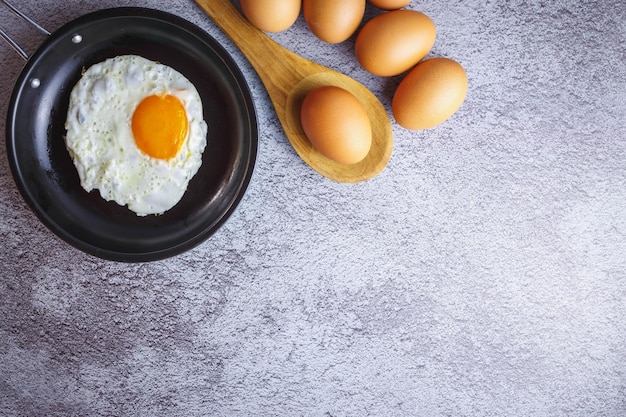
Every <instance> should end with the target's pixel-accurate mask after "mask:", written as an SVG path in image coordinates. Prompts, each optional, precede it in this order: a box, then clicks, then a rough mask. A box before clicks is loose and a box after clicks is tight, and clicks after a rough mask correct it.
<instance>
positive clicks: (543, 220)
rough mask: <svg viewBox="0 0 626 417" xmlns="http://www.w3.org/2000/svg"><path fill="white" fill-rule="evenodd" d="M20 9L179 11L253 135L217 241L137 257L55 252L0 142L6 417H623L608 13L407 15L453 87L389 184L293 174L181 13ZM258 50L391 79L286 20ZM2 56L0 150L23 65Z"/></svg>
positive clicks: (587, 4)
mask: <svg viewBox="0 0 626 417" xmlns="http://www.w3.org/2000/svg"><path fill="white" fill-rule="evenodd" d="M13 1H14V2H15V3H16V4H17V5H18V6H20V8H22V9H23V10H24V11H25V12H27V13H28V14H30V15H32V16H33V17H35V18H36V19H37V20H38V21H40V22H41V23H43V24H44V26H46V27H47V28H48V29H50V30H54V29H56V28H58V27H60V26H61V25H62V24H63V23H65V22H67V21H68V20H70V19H72V18H75V17H78V16H79V15H82V14H84V13H86V12H88V11H92V10H96V9H100V8H104V7H109V6H119V5H142V6H148V7H154V8H160V9H165V10H168V11H171V12H173V13H176V14H178V15H181V16H183V17H185V18H187V19H189V20H190V21H192V22H194V23H196V24H197V25H199V26H200V27H202V28H204V29H205V30H207V31H208V32H209V33H210V34H211V35H213V36H214V37H216V38H217V39H218V40H220V41H221V42H222V43H223V44H224V45H225V46H226V48H227V49H228V50H229V51H230V52H231V53H232V55H233V57H234V58H235V60H236V61H237V62H238V63H239V64H240V65H241V68H242V70H243V72H244V74H245V75H246V77H247V79H248V81H249V84H250V88H251V90H252V92H253V97H254V100H255V103H256V106H257V110H258V116H259V124H260V131H261V135H260V153H259V157H258V164H257V168H256V171H255V174H254V176H253V179H252V182H251V184H250V188H249V191H248V193H247V194H246V196H245V198H244V199H243V201H242V203H241V205H240V207H239V209H238V210H237V212H236V213H235V214H234V216H233V217H232V218H231V219H230V220H229V221H228V222H227V224H226V225H225V226H224V227H223V228H222V229H220V231H219V232H218V233H217V234H216V235H214V236H213V237H212V238H211V239H210V240H208V241H206V242H205V243H204V244H202V245H200V246H199V247H197V248H196V249H193V250H191V251H189V252H187V253H184V254H182V255H180V256H178V257H175V258H172V259H168V260H165V261H160V262H155V263H147V264H119V263H114V262H106V261H102V260H99V259H96V258H93V257H90V256H88V255H85V254H83V253H81V252H79V251H77V250H75V249H73V248H72V247H69V246H68V245H66V244H65V243H63V242H62V241H60V240H59V239H58V238H56V237H55V236H54V235H53V234H52V233H51V232H49V231H48V230H47V229H46V228H45V227H44V226H42V225H41V224H40V223H39V222H38V220H37V219H36V217H35V216H34V214H32V213H31V212H30V211H29V209H28V208H27V206H26V204H25V203H24V202H23V200H22V199H21V197H20V195H19V193H18V191H17V189H16V187H15V184H14V182H13V179H12V177H11V174H10V172H9V168H8V162H7V158H6V156H5V155H6V152H5V151H4V147H2V148H1V149H2V150H1V151H0V152H1V153H2V154H3V156H2V157H1V158H0V239H1V242H2V244H1V245H0V246H1V249H0V276H1V279H0V415H2V416H69V415H76V416H88V415H89V416H95V415H107V416H111V415H120V416H121V415H125V416H209V415H216V416H251V415H259V416H581V417H583V416H584V417H592V416H611V417H612V416H615V417H617V416H624V415H626V343H625V339H626V65H625V62H626V49H625V46H624V42H625V40H626V23H624V22H626V4H625V3H624V2H623V1H622V0H606V1H602V2H595V1H588V0H561V1H539V0H526V1H524V0H514V1H507V2H504V1H501V2H496V1H482V2H478V1H465V2H450V1H443V0H433V1H417V0H414V1H412V2H411V4H410V6H409V7H410V8H412V9H416V10H420V11H423V12H425V13H426V14H428V15H429V16H430V17H431V18H432V19H433V20H434V21H435V23H436V24H437V26H438V30H439V33H438V39H437V42H436V44H435V48H434V49H433V51H432V53H431V55H432V56H448V57H451V58H454V59H456V60H458V61H460V62H461V63H462V64H463V65H464V66H465V68H466V69H467V72H468V76H469V80H470V91H469V95H468V98H467V101H466V102H465V104H464V105H463V107H462V108H461V110H460V111H459V112H458V113H457V114H456V115H455V116H454V117H453V118H452V119H451V120H449V121H448V122H446V123H445V124H443V125H441V126H440V127H438V128H436V129H433V130H430V131H426V132H409V131H406V130H403V129H401V128H399V127H397V126H395V127H394V133H395V139H396V142H395V148H394V154H393V156H392V159H391V161H390V163H389V165H388V167H387V169H386V170H385V171H384V172H383V173H382V174H381V175H379V176H378V177H376V178H375V179H373V180H371V181H368V182H365V183H362V184H356V185H346V184H337V183H333V182H331V181H329V180H327V179H325V178H323V177H321V176H319V175H318V174H316V173H315V172H314V171H312V170H311V169H309V168H308V167H307V166H306V165H305V164H304V163H302V162H301V160H300V159H299V158H298V157H297V155H296V154H295V153H294V151H293V150H292V149H291V148H290V146H289V143H288V142H287V140H286V138H285V137H284V135H283V133H282V130H281V128H280V125H279V123H278V122H277V119H276V116H275V114H274V112H273V109H272V107H271V104H270V102H269V100H268V97H267V95H266V92H265V90H264V88H263V86H262V85H261V83H260V81H259V79H258V78H257V76H256V74H255V73H254V71H253V70H252V69H251V67H250V66H249V64H248V63H247V62H246V61H245V60H244V59H243V57H242V56H241V55H240V54H239V52H238V51H237V49H236V48H235V47H233V45H232V44H231V43H229V41H228V40H227V38H226V37H225V36H224V35H223V34H222V33H221V32H220V31H219V30H218V29H217V28H216V26H215V25H214V24H213V23H212V22H211V21H210V20H209V19H208V18H206V17H205V16H204V15H203V13H202V12H201V10H200V9H199V8H198V7H197V6H196V5H195V4H194V3H193V2H191V1H187V0H173V1H169V2H166V3H163V2H160V1H156V0H145V1H143V2H131V1H115V0H103V1H98V2H96V1H90V2H88V1H82V0H81V1H79V0H65V1H63V2H60V1H52V0H47V1H38V2H34V1H31V2H29V1H25V0H13ZM376 13H377V12H376V11H375V10H374V9H372V8H368V12H367V16H368V17H371V16H373V15H374V14H376ZM0 25H1V26H2V27H4V28H6V29H9V28H10V31H11V32H12V33H13V34H15V37H16V38H18V39H19V40H20V41H21V42H22V43H23V44H24V45H25V46H26V48H27V49H28V50H30V51H33V50H34V49H35V47H36V45H38V43H39V42H40V41H41V37H39V36H38V35H36V34H33V31H32V30H30V29H29V28H28V27H27V26H25V25H24V24H23V23H21V22H19V21H18V20H17V19H16V18H15V17H13V16H12V15H10V14H9V13H6V12H2V13H0ZM273 37H274V38H275V39H276V40H278V41H279V42H280V43H282V44H283V45H286V46H288V47H289V48H291V49H292V50H294V51H296V52H298V53H300V54H302V55H304V56H306V57H308V58H311V59H313V60H316V61H318V62H320V63H323V64H325V65H328V66H330V67H332V68H335V69H338V70H341V71H343V72H346V73H348V74H350V75H351V76H353V77H354V78H356V79H358V80H360V81H361V82H363V83H364V84H366V85H367V86H368V87H370V88H371V89H372V90H373V91H374V92H375V93H376V94H377V95H378V96H379V97H380V98H381V100H382V101H383V103H384V104H385V105H386V106H387V107H389V104H390V101H391V96H392V94H393V91H394V88H395V86H396V85H397V83H398V82H399V78H391V79H381V78H377V77H374V76H370V75H368V74H367V73H366V72H365V71H364V70H362V69H361V68H360V67H359V66H358V64H357V63H356V61H355V59H354V57H353V53H352V47H353V39H351V40H349V41H347V42H345V43H344V44H341V45H326V44H323V43H322V42H321V41H318V40H317V39H316V38H314V37H313V35H311V34H310V33H309V32H308V30H307V28H306V25H305V23H304V21H303V19H302V18H300V20H299V21H298V22H297V24H296V25H295V26H294V27H293V28H291V29H290V30H288V31H287V32H284V33H281V34H278V35H273ZM0 53H1V54H2V59H0V74H1V75H0V89H1V95H2V97H3V99H2V101H1V110H0V113H1V114H2V115H3V116H2V120H1V121H0V123H2V126H0V131H2V132H4V115H5V114H6V110H7V101H8V97H9V95H10V91H11V89H12V87H13V84H14V83H15V80H16V79H17V76H18V74H19V72H20V70H21V68H22V66H23V62H22V61H21V60H20V58H19V57H18V56H17V55H16V54H14V53H13V52H12V51H11V50H10V49H9V48H8V47H7V46H5V45H0Z"/></svg>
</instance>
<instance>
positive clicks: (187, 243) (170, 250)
mask: <svg viewBox="0 0 626 417" xmlns="http://www.w3.org/2000/svg"><path fill="white" fill-rule="evenodd" d="M110 18H124V19H126V18H129V19H150V20H153V21H159V22H163V23H166V24H168V25H174V26H176V27H177V28H178V29H179V30H181V31H184V32H187V33H189V34H190V36H194V37H196V38H198V39H199V40H200V41H201V42H203V43H204V44H206V46H207V48H208V49H211V50H212V51H213V52H214V53H215V58H216V59H219V60H221V62H222V63H223V65H224V66H225V67H226V68H227V70H228V72H229V73H228V74H227V75H228V76H230V77H232V80H233V83H234V85H236V87H237V91H236V92H235V93H234V94H236V95H237V98H238V100H240V103H241V111H242V113H244V116H245V120H244V122H245V124H246V126H244V127H243V130H244V134H245V136H246V140H245V141H244V142H245V143H244V145H245V146H246V149H245V155H244V158H243V160H238V162H239V163H240V164H241V165H242V167H241V169H243V173H242V176H241V178H240V179H238V181H237V183H235V184H234V185H233V187H234V189H235V191H236V192H235V193H234V194H233V195H232V196H231V197H230V199H229V200H228V201H226V202H225V203H226V204H225V208H224V209H223V212H221V213H219V214H218V215H217V217H216V218H215V220H214V221H212V222H211V224H206V225H203V227H202V228H201V229H198V230H193V231H191V232H192V235H191V236H188V237H186V238H185V239H184V240H179V241H175V242H169V243H168V244H166V245H164V246H162V247H155V248H152V247H151V248H149V249H139V250H137V251H134V250H133V251H129V250H115V249H112V248H110V247H102V246H101V245H99V244H98V243H97V242H91V241H88V240H85V239H84V238H80V237H77V236H76V235H75V234H74V233H73V232H72V230H67V228H66V227H63V225H62V224H59V222H58V221H57V219H55V218H53V217H51V216H50V215H49V214H48V213H47V212H46V211H45V210H43V209H42V207H41V204H40V202H39V201H37V198H36V197H35V196H33V191H32V190H31V189H30V187H29V185H28V184H27V180H26V179H25V178H24V172H23V169H22V168H23V167H22V166H21V165H22V162H21V161H20V156H19V155H18V147H17V146H16V144H15V141H16V140H17V135H16V132H15V126H16V120H17V118H18V117H19V115H18V114H17V109H18V107H19V100H20V96H21V94H22V91H23V90H24V88H26V85H27V84H28V83H29V82H30V81H29V80H30V79H29V75H30V74H31V72H32V71H33V66H34V65H35V63H36V62H37V60H38V59H39V57H40V56H41V55H42V54H44V53H46V52H47V51H48V49H49V48H50V47H51V45H53V43H54V42H55V41H56V40H57V38H59V37H60V36H62V35H64V34H67V33H69V32H71V31H72V30H73V28H75V27H77V26H80V25H84V24H88V23H89V22H97V21H101V20H105V19H110ZM64 117H65V114H63V118H64ZM258 137H259V132H258V119H257V112H256V109H255V104H254V101H253V99H252V94H251V91H250V88H249V85H248V83H247V81H246V79H245V77H244V75H243V73H242V71H241V68H240V67H239V66H238V65H237V63H236V62H235V61H234V59H233V58H232V56H231V55H230V54H229V53H228V51H227V50H226V49H225V48H224V46H223V45H221V44H220V43H219V42H218V41H217V40H216V39H215V38H213V37H212V36H211V35H210V34H209V33H208V32H206V31H205V30H203V29H201V28H200V27H199V26H197V25H195V24H193V23H192V22H190V21H188V20H186V19H184V18H182V17H179V16H177V15H174V14H171V13H169V12H165V11H162V10H157V9H151V8H144V7H115V8H107V9H102V10H97V11H94V12H91V13H88V14H85V15H83V16H80V17H78V18H76V19H73V20H71V21H69V22H68V23H66V24H65V25H63V26H61V27H60V28H59V29H58V30H56V31H54V32H53V33H52V34H51V35H50V36H49V37H48V38H47V39H46V40H45V41H44V42H43V43H42V44H41V45H40V46H39V47H38V48H37V50H36V51H35V52H34V53H33V54H32V56H31V57H30V59H29V60H28V62H27V63H26V64H25V66H24V68H23V69H22V70H21V73H20V75H19V76H18V78H17V81H16V83H15V86H14V88H13V91H12V94H11V98H10V101H9V106H8V111H7V121H6V148H7V157H8V160H9V166H10V170H11V173H12V176H13V179H14V182H15V183H16V186H17V188H18V190H19V192H20V195H21V196H22V198H23V200H24V201H25V202H26V203H27V205H28V207H29V208H30V210H31V211H32V212H33V213H34V214H35V215H36V216H37V218H38V219H39V220H40V221H41V222H42V223H43V224H44V225H45V226H46V227H47V228H48V229H49V230H50V231H52V232H53V233H54V234H55V235H56V236H57V237H59V238H61V239H62V240H63V241H65V242H66V243H68V244H70V245H71V246H73V247H75V248H77V249H79V250H81V251H83V252H85V253H87V254H90V255H93V256H96V257H98V258H102V259H107V260H112V261H121V262H147V261H156V260H161V259H165V258H169V257H172V256H176V255H179V254H181V253H183V252H185V251H187V250H190V249H192V248H193V247H195V246H197V245H199V244H200V243H202V242H204V241H205V240H206V239H208V238H209V237H210V236H212V235H213V234H214V233H215V232H216V231H217V230H218V229H219V228H221V226H222V225H223V224H224V223H225V222H226V221H227V220H228V218H230V216H231V215H232V214H233V213H234V211H235V210H236V208H237V207H238V206H239V203H240V202H241V199H242V198H243V196H244V194H245V192H246V190H247V188H248V186H249V183H250V181H251V180H252V176H253V173H254V167H255V165H256V159H257V153H258V139H259V138H258ZM205 152H206V150H205ZM113 204H114V203H113Z"/></svg>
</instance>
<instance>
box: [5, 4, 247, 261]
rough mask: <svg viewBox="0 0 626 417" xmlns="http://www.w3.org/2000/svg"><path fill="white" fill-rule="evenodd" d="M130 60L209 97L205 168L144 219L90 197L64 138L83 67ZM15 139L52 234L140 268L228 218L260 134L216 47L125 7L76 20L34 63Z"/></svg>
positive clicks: (20, 165) (27, 189)
mask: <svg viewBox="0 0 626 417" xmlns="http://www.w3.org/2000/svg"><path fill="white" fill-rule="evenodd" d="M75 35H80V38H78V37H76V36H75ZM81 38H82V39H81ZM79 39H80V42H76V41H78V40H79ZM73 40H74V41H73ZM124 54H135V55H141V56H143V57H145V58H148V59H151V60H154V61H158V62H161V63H163V64H165V65H169V66H171V67H172V68H175V69H176V70H178V71H179V72H181V73H182V74H183V75H185V76H186V77H187V78H188V79H189V80H190V81H191V82H192V83H193V84H194V85H195V86H196V88H197V89H198V92H199V93H200V96H201V98H202V104H203V106H204V118H205V120H206V122H207V124H208V127H209V130H208V136H207V147H206V149H205V151H204V154H203V158H202V167H201V168H200V170H199V171H198V173H197V174H196V176H195V177H194V178H193V179H192V180H191V182H190V184H189V187H188V189H187V191H186V193H185V195H184V196H183V198H182V200H181V201H180V202H179V203H178V204H177V205H176V206H175V207H174V208H172V209H171V210H169V211H167V212H165V213H164V214H162V215H160V216H146V217H138V216H137V215H135V213H133V212H132V211H130V210H128V209H127V208H126V207H121V206H119V205H117V204H116V203H114V202H107V201H105V200H103V199H102V198H101V197H100V194H99V192H98V191H97V190H94V191H92V192H90V193H87V192H86V191H85V190H84V189H83V188H82V187H81V186H80V183H79V178H78V174H77V172H76V169H75V168H74V165H73V163H72V160H71V158H70V156H69V154H68V152H67V150H66V149H65V143H64V141H63V135H64V134H65V128H64V124H65V118H66V116H67V108H68V105H69V94H70V92H71V90H72V88H73V87H74V85H75V84H76V82H77V81H78V80H79V78H80V76H81V71H82V70H83V69H86V68H88V67H90V66H91V65H93V64H95V63H98V62H101V61H103V60H105V59H107V58H111V57H114V56H117V55H124ZM33 80H37V81H35V82H33ZM6 143H7V151H8V158H9V163H10V166H11V171H12V173H13V177H14V179H15V182H16V184H17V186H18V188H19V190H20V193H21V194H22V196H23V197H24V199H25V200H26V202H27V203H28V205H29V206H30V208H31V209H32V210H33V211H34V213H35V214H36V215H37V216H38V217H39V218H40V219H41V221H42V222H43V223H44V224H45V225H46V226H47V227H48V228H50V229H51V230H52V231H53V232H54V233H55V234H56V235H58V236H59V237H61V238H62V239H63V240H65V241H66V242H68V243H70V244H71V245H73V246H75V247H76V248H79V249H81V250H82V251H84V252H87V253H90V254H92V255H95V256H98V257H101V258H105V259H111V260H118V261H128V262H135V261H136V262H139V261H151V260H157V259H163V258H166V257H169V256H173V255H176V254H179V253H181V252H183V251H186V250H188V249H190V248H192V247H194V246H196V245H197V244H199V243H200V242H202V241H204V240H205V239H206V238H208V237H209V236H210V235H212V234H213V233H214V232H215V231H216V230H217V229H218V228H219V227H220V226H221V225H222V224H223V223H224V221H226V219H227V218H228V217H229V216H230V214H231V213H232V212H233V211H234V210H235V207H236V206H237V204H238V203H239V201H240V199H241V198H242V196H243V194H244V192H245V190H246V188H247V186H248V183H249V181H250V177H251V175H252V171H253V168H254V164H255V160H256V153H257V144H258V128H257V120H256V112H255V110H254V104H253V102H252V99H251V96H250V91H249V89H248V86H247V84H246V81H245V79H244V78H243V76H242V74H241V72H240V70H239V68H238V67H237V66H236V64H235V63H234V61H233V60H232V58H231V57H230V56H229V55H228V53H227V52H226V51H225V50H224V48H223V47H222V46H221V45H220V44H218V43H217V41H215V40H214V39H213V38H212V37H210V36H209V35H208V34H207V33H206V32H204V31H203V30H201V29H199V28H198V27H196V26H195V25H193V24H191V23H190V22H188V21H186V20H184V19H182V18H179V17H176V16H173V15H171V14H168V13H165V12H161V11H156V10H151V9H143V8H116V9H108V10H102V11H98V12H95V13H91V14H88V15H86V16H83V17H81V18H78V19H76V20H74V21H72V22H70V23H68V24H67V25H65V26H63V27H62V28H61V29H59V30H57V31H56V32H54V33H53V34H52V35H51V36H50V37H49V38H48V39H47V40H46V41H45V42H44V43H43V44H42V45H41V46H40V47H39V49H38V50H37V51H36V52H35V53H34V54H33V56H32V57H31V58H30V59H29V60H28V62H27V64H26V66H25V68H24V69H23V71H22V73H21V75H20V76H19V78H18V81H17V83H16V86H15V89H14V91H13V94H12V96H11V101H10V103H9V110H8V116H7V131H6Z"/></svg>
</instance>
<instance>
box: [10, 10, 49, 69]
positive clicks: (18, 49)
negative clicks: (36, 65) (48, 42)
mask: <svg viewBox="0 0 626 417" xmlns="http://www.w3.org/2000/svg"><path fill="white" fill-rule="evenodd" d="M0 2H2V4H4V5H5V6H6V7H7V8H8V9H9V10H10V11H11V12H13V13H14V14H15V15H16V16H18V17H20V18H21V19H23V20H25V21H26V22H28V23H29V24H30V25H31V26H33V27H34V28H35V29H37V30H38V31H39V32H41V33H43V34H44V35H48V36H49V35H50V32H48V31H47V30H46V29H44V28H43V27H42V26H41V25H39V24H38V23H37V22H35V21H34V20H33V19H31V18H30V17H28V16H26V15H25V14H24V13H22V12H21V11H19V10H18V9H17V8H16V7H15V6H13V5H12V4H11V3H9V2H8V1H7V0H0ZM0 36H2V38H3V39H4V40H5V41H6V42H7V43H8V44H9V45H10V46H11V47H12V48H13V49H14V50H15V51H16V52H17V53H18V54H20V56H21V57H22V58H24V60H26V61H28V58H29V56H28V54H27V53H26V51H24V49H22V47H20V46H19V45H18V43H17V42H15V41H14V40H13V39H12V38H11V37H10V36H9V35H8V34H7V33H6V32H5V31H4V30H3V29H2V28H0Z"/></svg>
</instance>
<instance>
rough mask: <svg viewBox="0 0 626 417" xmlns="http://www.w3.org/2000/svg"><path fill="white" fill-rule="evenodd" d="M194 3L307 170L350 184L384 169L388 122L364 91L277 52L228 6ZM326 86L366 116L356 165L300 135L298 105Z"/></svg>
mask: <svg viewBox="0 0 626 417" xmlns="http://www.w3.org/2000/svg"><path fill="white" fill-rule="evenodd" d="M196 3H198V5H199V6H200V7H201V8H202V9H203V10H204V11H205V12H206V13H207V14H208V15H209V17H211V18H212V19H213V20H214V21H215V23H216V24H217V25H218V26H219V27H220V28H221V29H222V30H223V31H224V33H226V34H227V35H228V36H229V37H230V39H231V40H232V41H233V42H234V43H235V45H237V47H238V48H239V49H240V50H241V52H242V53H243V54H244V56H245V57H246V58H247V59H248V60H249V61H250V63H251V64H252V66H253V67H254V69H255V70H256V72H257V73H258V74H259V78H260V79H261V81H262V82H263V84H264V85H265V88H266V89H267V92H268V94H269V97H270V100H271V101H272V103H273V105H274V109H275V110H276V114H277V115H278V119H279V120H280V123H281V124H282V126H283V129H284V131H285V134H286V136H287V139H288V140H289V142H290V143H291V145H292V146H293V148H294V150H295V151H296V153H297V154H298V155H299V156H300V157H301V158H302V160H304V162H306V163H307V164H308V165H309V166H310V167H311V168H313V169H314V170H315V171H317V172H319V173H320V174H322V175H324V176H325V177H328V178H330V179H332V180H335V181H338V182H347V183H355V182H360V181H365V180H368V179H370V178H373V177H374V176H376V175H378V174H379V173H380V172H381V171H382V170H383V169H384V168H385V166H387V163H388V162H389V159H390V158H391V151H392V148H393V130H392V128H391V121H390V120H389V116H388V114H387V112H386V110H385V108H384V107H383V105H382V104H381V102H380V101H379V100H378V98H377V97H376V96H375V95H374V94H373V93H372V92H371V91H370V90H369V89H368V88H367V87H365V86H364V85H363V84H361V83H359V82H357V81H355V80H354V79H352V78H350V77H348V76H347V75H344V74H341V73H339V72H337V71H334V70H332V69H330V68H327V67H325V66H322V65H319V64H317V63H315V62H312V61H310V60H308V59H305V58H303V57H301V56H299V55H297V54H295V53H293V52H291V51H289V50H288V49H286V48H284V47H282V46H281V45H279V44H278V43H276V42H275V41H274V40H273V39H271V38H269V37H268V36H267V35H265V33H263V32H262V31H260V30H258V29H257V28H255V27H254V26H252V25H251V24H250V23H249V22H248V20H247V19H246V18H245V17H244V16H243V15H242V14H241V13H239V11H238V10H237V8H236V7H235V6H234V5H233V4H232V3H231V2H230V0H196ZM326 85H333V86H337V87H341V88H343V89H345V90H347V91H349V92H351V93H352V94H353V95H354V96H355V97H356V98H357V99H358V100H359V101H360V102H361V104H362V105H363V107H364V108H365V110H366V111H367V113H368V115H369V119H370V122H371V124H372V147H371V149H370V152H369V154H368V155H367V156H366V157H365V159H363V160H362V161H360V162H358V163H356V164H341V163H338V162H335V161H333V160H331V159H329V158H327V157H325V156H324V155H322V154H321V153H319V152H318V151H317V150H316V149H315V148H314V147H313V146H312V145H311V142H310V141H309V140H308V139H307V137H306V135H305V134H304V131H303V129H302V125H301V122H300V108H301V106H302V101H303V100H304V98H305V97H306V95H307V94H308V93H309V92H310V91H311V90H313V89H315V88H317V87H321V86H326Z"/></svg>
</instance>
